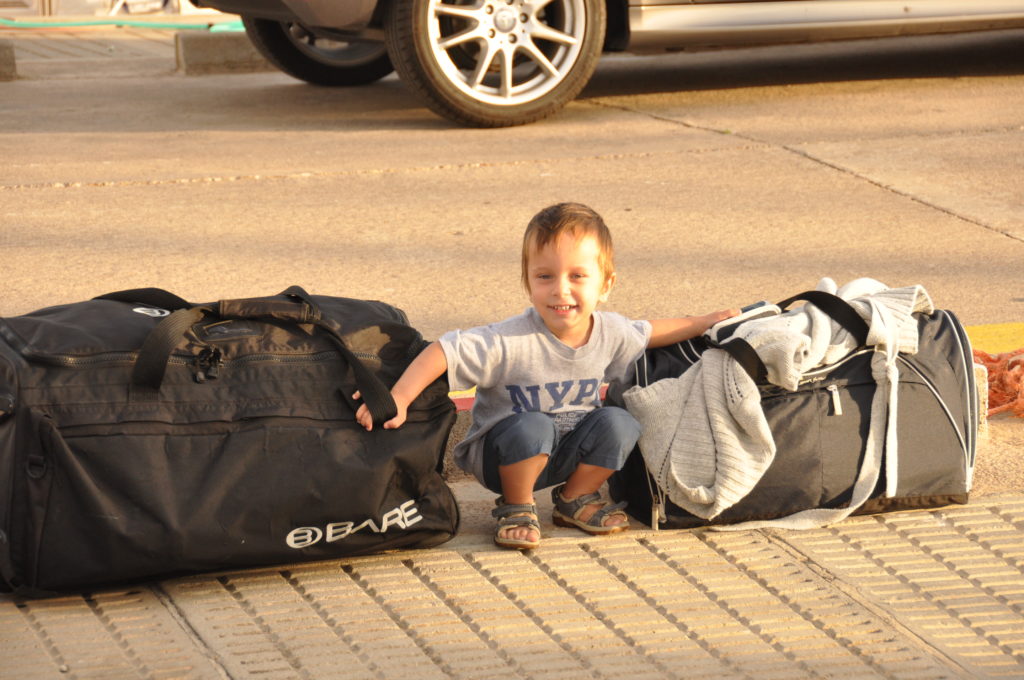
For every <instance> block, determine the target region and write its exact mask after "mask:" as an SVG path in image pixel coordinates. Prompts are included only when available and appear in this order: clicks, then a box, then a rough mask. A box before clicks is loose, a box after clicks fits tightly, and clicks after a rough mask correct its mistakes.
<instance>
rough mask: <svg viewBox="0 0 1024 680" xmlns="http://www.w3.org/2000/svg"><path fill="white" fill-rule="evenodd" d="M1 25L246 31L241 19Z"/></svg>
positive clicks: (14, 24)
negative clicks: (185, 21)
mask: <svg viewBox="0 0 1024 680" xmlns="http://www.w3.org/2000/svg"><path fill="white" fill-rule="evenodd" d="M0 26H2V27H4V28H77V27H80V26H117V27H124V26H130V27H134V28H160V29H169V30H172V31H182V30H185V31H187V30H196V31H212V32H221V31H244V30H245V28H244V27H243V26H242V22H241V21H226V22H217V23H211V24H196V23H193V24H186V23H173V22H158V21H138V20H132V19H127V20H126V19H96V20H90V21H14V20H12V19H0Z"/></svg>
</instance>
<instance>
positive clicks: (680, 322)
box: [647, 309, 740, 348]
mask: <svg viewBox="0 0 1024 680" xmlns="http://www.w3.org/2000/svg"><path fill="white" fill-rule="evenodd" d="M739 313H740V310H738V309H722V310H719V311H717V312H711V313H710V314H705V315H703V316H686V317H683V318H681V319H654V320H652V321H651V322H650V324H651V339H650V340H649V341H648V342H647V346H648V347H649V348H654V347H665V346H666V345H671V344H674V343H677V342H682V341H683V340H689V339H690V338H695V337H697V336H698V335H701V334H702V333H704V331H706V330H707V329H709V328H711V327H712V326H714V325H715V324H716V323H718V322H719V321H725V320H726V319H729V318H732V317H734V316H736V315H737V314H739Z"/></svg>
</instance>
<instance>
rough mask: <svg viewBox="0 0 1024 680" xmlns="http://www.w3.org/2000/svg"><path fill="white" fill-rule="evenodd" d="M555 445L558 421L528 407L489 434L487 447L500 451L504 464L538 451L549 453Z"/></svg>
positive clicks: (517, 460) (532, 454) (527, 456)
mask: <svg viewBox="0 0 1024 680" xmlns="http://www.w3.org/2000/svg"><path fill="white" fill-rule="evenodd" d="M554 445H555V425H554V423H553V422H552V420H551V418H550V417H548V416H547V415H546V414H544V413H539V412H535V411H526V412H524V413H518V414H516V415H514V416H509V417H508V418H506V419H505V420H503V421H501V422H500V423H498V424H497V425H495V426H494V428H492V430H491V431H490V432H489V433H488V435H487V441H486V447H485V448H486V449H490V450H492V451H494V452H495V453H497V455H498V459H499V462H500V464H501V465H509V464H511V463H517V462H519V461H520V460H525V459H526V458H530V457H532V456H535V455H537V454H541V453H547V454H550V453H551V452H552V450H553V448H554Z"/></svg>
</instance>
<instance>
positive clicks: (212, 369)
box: [192, 348, 222, 383]
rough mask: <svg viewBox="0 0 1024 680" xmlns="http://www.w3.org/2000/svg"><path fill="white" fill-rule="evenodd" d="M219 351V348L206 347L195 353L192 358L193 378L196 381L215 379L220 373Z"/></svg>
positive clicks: (202, 381)
mask: <svg viewBox="0 0 1024 680" xmlns="http://www.w3.org/2000/svg"><path fill="white" fill-rule="evenodd" d="M221 363H222V362H221V353H220V350H219V349H216V348H213V349H210V348H207V349H204V350H203V351H202V352H200V353H199V354H197V355H196V356H195V358H194V359H193V360H192V366H193V367H194V368H195V379H196V382H197V383H204V382H206V381H207V380H216V379H217V375H218V374H219V373H220V366H221Z"/></svg>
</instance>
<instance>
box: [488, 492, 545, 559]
mask: <svg viewBox="0 0 1024 680" xmlns="http://www.w3.org/2000/svg"><path fill="white" fill-rule="evenodd" d="M495 503H496V504H497V505H498V507H496V508H495V509H494V510H491V515H493V516H494V517H497V518H498V526H497V527H496V528H495V530H494V542H495V544H497V545H498V546H500V547H502V548H512V549H515V550H532V549H533V548H536V547H537V546H539V545H540V522H538V521H537V506H536V505H534V504H532V503H523V504H515V503H506V502H505V499H504V497H500V498H498V499H497V500H496V501H495Z"/></svg>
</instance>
